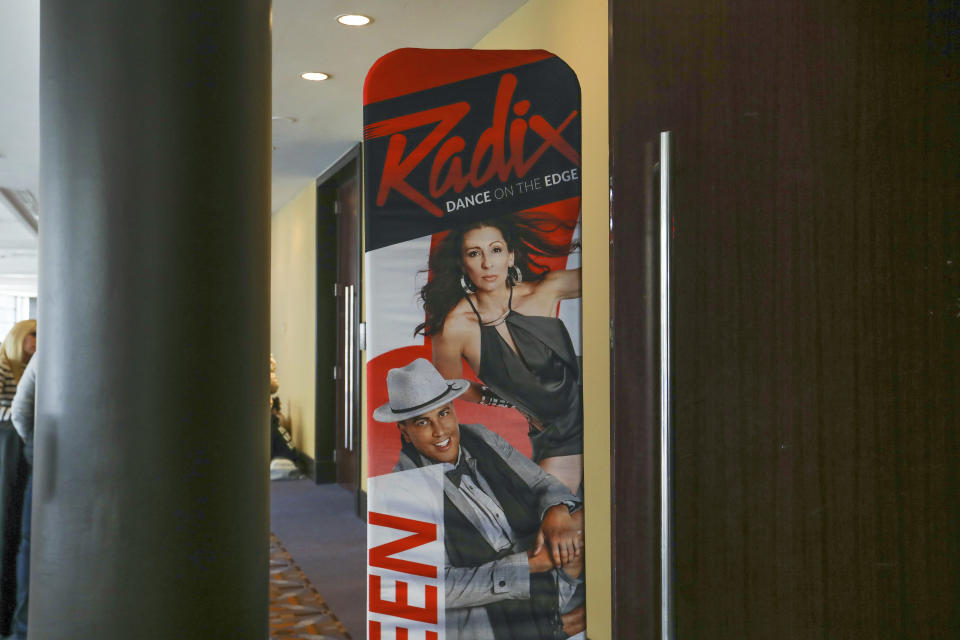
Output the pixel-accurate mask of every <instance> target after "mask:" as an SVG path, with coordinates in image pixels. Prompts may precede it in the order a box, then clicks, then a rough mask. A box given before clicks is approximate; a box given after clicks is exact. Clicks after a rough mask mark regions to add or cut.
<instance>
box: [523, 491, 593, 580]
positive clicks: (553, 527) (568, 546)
mask: <svg viewBox="0 0 960 640" xmlns="http://www.w3.org/2000/svg"><path fill="white" fill-rule="evenodd" d="M544 547H546V548H547V551H549V553H550V557H551V558H552V559H553V564H554V565H555V566H558V567H561V566H563V565H565V564H567V563H568V562H570V561H571V560H573V559H574V558H579V557H580V553H581V551H582V549H583V509H580V510H579V511H577V512H576V513H574V514H573V515H571V514H570V510H569V509H567V506H566V505H564V504H557V505H554V506H552V507H550V508H549V509H547V513H546V514H545V515H544V516H543V522H542V523H540V531H539V532H538V533H537V544H536V546H535V547H534V549H533V553H534V555H536V554H537V553H539V552H540V550H541V549H543V548H544Z"/></svg>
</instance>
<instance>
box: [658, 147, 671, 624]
mask: <svg viewBox="0 0 960 640" xmlns="http://www.w3.org/2000/svg"><path fill="white" fill-rule="evenodd" d="M670 230H671V225H670V132H669V131H661V132H660V603H661V609H660V630H661V634H660V635H661V638H663V640H671V639H672V638H673V549H672V546H673V543H672V535H673V534H672V527H671V525H672V519H673V510H672V508H671V500H670V497H671V494H672V483H671V478H672V476H673V473H672V469H671V463H670V461H671V459H672V457H673V456H672V451H671V441H672V433H671V421H670Z"/></svg>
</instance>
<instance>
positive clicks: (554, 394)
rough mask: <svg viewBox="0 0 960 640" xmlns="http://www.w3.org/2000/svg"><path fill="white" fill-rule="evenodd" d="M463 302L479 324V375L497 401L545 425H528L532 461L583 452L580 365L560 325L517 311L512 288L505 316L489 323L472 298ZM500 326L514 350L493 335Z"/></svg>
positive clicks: (497, 336) (562, 325) (498, 333)
mask: <svg viewBox="0 0 960 640" xmlns="http://www.w3.org/2000/svg"><path fill="white" fill-rule="evenodd" d="M467 302H469V303H470V308H471V309H473V312H474V314H476V316H477V322H479V323H480V370H479V371H477V376H479V378H480V379H481V380H483V383H484V384H485V385H487V386H488V387H490V388H491V389H492V390H493V391H495V392H496V393H497V395H499V396H500V397H501V398H503V399H504V400H507V401H508V402H510V403H512V404H513V405H515V406H516V407H517V408H518V409H520V410H521V411H523V412H525V413H528V414H530V415H531V416H533V417H534V418H536V419H537V420H539V421H540V422H541V423H542V424H543V429H542V430H541V429H537V428H536V427H534V426H533V424H531V426H530V432H529V435H530V443H531V444H532V445H533V460H534V462H540V461H541V460H543V459H544V458H552V457H555V456H566V455H573V454H580V453H583V399H582V397H583V396H582V393H581V389H580V363H579V361H578V359H577V355H576V352H574V350H573V342H572V341H571V340H570V334H569V333H568V332H567V328H566V327H565V326H564V324H563V321H561V320H560V319H559V318H549V317H546V316H525V315H522V314H519V313H517V312H516V311H514V310H513V289H512V288H511V289H510V299H509V301H508V302H507V315H506V316H504V318H503V319H502V320H500V321H499V322H496V323H493V324H484V323H483V320H481V318H480V312H478V311H477V308H476V307H475V306H474V305H473V301H472V300H470V296H467ZM503 323H506V325H507V331H508V332H509V333H510V337H511V338H513V344H514V345H516V347H517V351H516V352H514V350H513V349H511V348H510V345H508V344H507V342H506V340H504V339H503V336H501V335H500V332H498V331H497V327H498V326H499V325H500V324H503Z"/></svg>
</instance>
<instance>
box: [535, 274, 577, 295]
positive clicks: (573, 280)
mask: <svg viewBox="0 0 960 640" xmlns="http://www.w3.org/2000/svg"><path fill="white" fill-rule="evenodd" d="M541 286H545V287H547V288H548V289H549V290H550V292H551V293H553V294H554V295H555V296H556V297H557V298H558V299H560V300H567V299H569V298H579V297H580V269H579V268H576V269H564V270H562V271H551V272H550V273H548V274H547V275H546V276H545V277H544V279H543V283H542V284H541Z"/></svg>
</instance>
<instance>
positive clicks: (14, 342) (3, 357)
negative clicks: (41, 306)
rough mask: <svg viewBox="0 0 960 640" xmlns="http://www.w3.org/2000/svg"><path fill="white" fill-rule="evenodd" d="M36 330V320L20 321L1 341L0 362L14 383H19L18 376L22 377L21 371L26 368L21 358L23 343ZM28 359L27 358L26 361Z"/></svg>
mask: <svg viewBox="0 0 960 640" xmlns="http://www.w3.org/2000/svg"><path fill="white" fill-rule="evenodd" d="M36 330H37V321H36V320H33V319H32V318H31V319H30V320H21V321H20V322H18V323H17V324H15V325H13V328H12V329H10V332H9V333H8V334H7V337H6V338H5V339H4V341H3V346H2V347H0V362H3V364H5V365H7V367H8V368H9V369H10V371H11V373H13V380H14V382H16V383H19V382H20V376H22V375H23V370H24V369H26V368H27V363H26V362H24V358H23V343H24V341H25V340H26V339H27V334H28V333H30V332H31V331H36ZM29 359H30V358H27V360H29Z"/></svg>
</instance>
